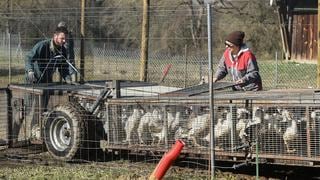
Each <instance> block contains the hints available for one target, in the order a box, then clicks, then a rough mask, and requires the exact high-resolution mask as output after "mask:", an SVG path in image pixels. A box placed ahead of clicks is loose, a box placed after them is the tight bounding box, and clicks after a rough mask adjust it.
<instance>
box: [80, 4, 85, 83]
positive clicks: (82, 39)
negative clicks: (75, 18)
mask: <svg viewBox="0 0 320 180" xmlns="http://www.w3.org/2000/svg"><path fill="white" fill-rule="evenodd" d="M85 6H86V0H81V18H80V38H81V39H80V83H81V84H83V83H84V78H85V73H84V72H85V71H84V68H85V67H84V38H85V30H84V23H85V21H84V15H85Z"/></svg>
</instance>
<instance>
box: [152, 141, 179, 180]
mask: <svg viewBox="0 0 320 180" xmlns="http://www.w3.org/2000/svg"><path fill="white" fill-rule="evenodd" d="M184 145H185V143H184V142H183V141H182V140H177V141H176V143H175V144H174V145H173V146H172V148H171V149H170V151H169V152H167V153H166V154H164V155H163V157H162V158H161V160H160V162H159V163H158V165H157V167H156V168H155V169H154V171H153V173H152V174H151V176H150V177H149V180H160V179H162V177H163V176H164V175H165V173H166V172H167V170H168V169H169V167H170V166H171V165H172V163H173V162H174V161H175V160H176V159H177V157H178V156H179V155H180V152H181V150H182V148H183V147H184Z"/></svg>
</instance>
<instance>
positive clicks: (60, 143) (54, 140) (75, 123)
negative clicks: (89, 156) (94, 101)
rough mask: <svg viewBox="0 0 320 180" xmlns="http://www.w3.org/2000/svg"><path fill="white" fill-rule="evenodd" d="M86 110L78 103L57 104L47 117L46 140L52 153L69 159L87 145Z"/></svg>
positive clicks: (45, 126)
mask: <svg viewBox="0 0 320 180" xmlns="http://www.w3.org/2000/svg"><path fill="white" fill-rule="evenodd" d="M86 117H87V116H86V111H85V110H84V109H83V108H82V107H81V106H80V105H78V104H76V103H69V104H65V105H58V106H56V107H55V108H54V109H53V110H52V111H51V112H50V113H49V114H48V116H47V117H46V120H45V124H44V141H45V144H46V147H47V150H48V151H49V152H50V154H51V155H52V156H53V157H54V158H56V159H59V160H64V161H69V160H71V159H73V158H75V156H76V155H77V154H79V153H78V152H79V150H80V149H81V148H82V147H84V146H85V141H84V140H85V138H86V136H87V134H86V133H87V125H86V119H85V118H86Z"/></svg>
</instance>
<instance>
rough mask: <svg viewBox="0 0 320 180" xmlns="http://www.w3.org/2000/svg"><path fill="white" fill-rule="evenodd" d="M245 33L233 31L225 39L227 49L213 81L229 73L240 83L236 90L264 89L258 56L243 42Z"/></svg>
mask: <svg viewBox="0 0 320 180" xmlns="http://www.w3.org/2000/svg"><path fill="white" fill-rule="evenodd" d="M244 36H245V33H244V32H242V31H233V32H232V33H230V34H229V35H228V36H227V37H226V39H225V46H226V50H225V51H224V53H223V55H222V57H221V59H220V62H219V65H218V67H217V70H216V73H215V75H214V76H213V79H212V80H213V82H217V81H219V80H221V79H223V78H224V77H226V75H227V74H230V75H231V77H232V79H233V82H235V83H237V84H238V85H236V86H234V90H244V91H259V90H262V80H261V76H260V74H259V67H258V63H257V61H256V57H255V56H254V55H253V53H252V52H251V50H250V49H249V48H248V47H247V46H246V44H245V43H243V39H244Z"/></svg>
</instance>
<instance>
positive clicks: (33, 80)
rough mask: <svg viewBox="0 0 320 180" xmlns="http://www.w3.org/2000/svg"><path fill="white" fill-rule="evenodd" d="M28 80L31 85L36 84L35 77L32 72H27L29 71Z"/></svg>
mask: <svg viewBox="0 0 320 180" xmlns="http://www.w3.org/2000/svg"><path fill="white" fill-rule="evenodd" d="M28 80H29V82H31V83H35V82H37V78H36V76H35V75H34V72H33V71H32V70H29V71H28Z"/></svg>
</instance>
